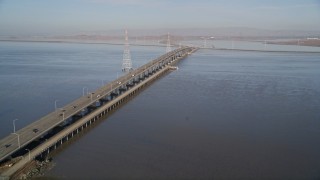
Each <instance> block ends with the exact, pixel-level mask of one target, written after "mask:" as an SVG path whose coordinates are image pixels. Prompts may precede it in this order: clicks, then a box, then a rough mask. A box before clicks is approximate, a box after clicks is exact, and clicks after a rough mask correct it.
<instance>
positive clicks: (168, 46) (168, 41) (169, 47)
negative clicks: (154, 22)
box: [166, 33, 171, 53]
mask: <svg viewBox="0 0 320 180" xmlns="http://www.w3.org/2000/svg"><path fill="white" fill-rule="evenodd" d="M170 51H171V45H170V35H169V33H168V39H167V49H166V52H167V53H168V52H170Z"/></svg>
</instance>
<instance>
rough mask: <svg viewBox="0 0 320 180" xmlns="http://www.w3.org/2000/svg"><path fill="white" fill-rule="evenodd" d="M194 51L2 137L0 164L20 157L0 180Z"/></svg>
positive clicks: (158, 62)
mask: <svg viewBox="0 0 320 180" xmlns="http://www.w3.org/2000/svg"><path fill="white" fill-rule="evenodd" d="M196 50H197V49H196V48H193V47H181V48H179V49H176V50H173V51H171V52H168V53H166V54H164V55H162V56H160V57H158V58H156V59H154V60H152V61H150V62H149V63H147V64H145V65H143V66H141V67H139V68H137V69H135V70H133V71H131V72H128V73H127V74H126V75H124V76H121V77H119V78H118V79H116V80H114V81H112V82H110V83H108V84H106V85H104V86H103V87H101V88H99V89H97V90H96V91H94V92H91V93H89V94H87V95H84V96H82V97H80V98H78V99H76V100H75V101H73V102H71V103H69V104H67V105H65V106H64V107H63V108H60V109H59V110H55V111H54V112H51V113H49V114H47V115H46V116H44V117H42V118H40V119H39V120H37V121H35V122H33V123H31V124H29V125H27V126H26V127H24V128H22V129H20V130H18V131H16V132H15V133H12V134H9V135H8V136H6V137H4V138H3V139H1V140H0V164H1V163H4V162H8V161H9V160H10V158H11V157H12V156H14V155H15V154H17V153H19V152H20V153H21V154H22V155H21V156H20V157H21V158H20V160H18V161H17V162H15V163H12V164H10V165H8V167H7V168H5V169H4V170H2V172H1V175H0V179H10V177H12V176H13V175H14V174H15V173H16V172H17V171H18V170H20V169H21V168H23V167H25V166H26V164H28V163H29V162H30V161H32V160H33V159H35V158H36V157H38V156H40V155H42V154H48V153H49V152H50V151H51V150H52V149H55V148H56V147H57V146H59V145H61V144H63V143H64V142H66V141H68V140H69V139H70V138H72V137H73V136H74V135H75V134H77V133H79V132H80V131H82V130H83V129H84V128H86V127H88V126H90V125H91V124H92V123H94V122H95V121H97V120H99V119H101V118H102V117H103V116H105V115H107V114H108V113H110V111H112V110H114V108H116V107H117V106H119V105H120V104H122V103H123V102H124V101H125V100H127V99H128V98H130V97H131V96H133V95H134V94H136V93H137V92H138V91H140V90H141V89H142V88H143V87H144V86H146V85H147V84H150V83H151V82H152V81H154V80H156V79H157V78H158V77H160V76H161V75H163V74H164V73H165V72H167V71H169V70H172V69H173V68H172V67H173V66H174V65H175V64H176V63H177V62H179V61H180V60H181V59H183V58H185V57H187V56H188V55H189V54H191V53H193V52H194V51H196ZM27 148H28V149H27Z"/></svg>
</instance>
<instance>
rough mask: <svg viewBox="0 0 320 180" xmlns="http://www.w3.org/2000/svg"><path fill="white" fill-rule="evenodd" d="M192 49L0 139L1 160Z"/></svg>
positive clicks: (152, 63) (147, 66) (152, 64)
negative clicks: (152, 69) (138, 78)
mask: <svg viewBox="0 0 320 180" xmlns="http://www.w3.org/2000/svg"><path fill="white" fill-rule="evenodd" d="M192 50H193V49H192V48H190V47H183V48H179V49H176V50H174V51H172V52H169V53H167V54H165V55H162V56H160V57H159V58H157V59H155V60H153V61H150V62H149V63H147V64H145V65H143V66H141V67H139V68H138V69H136V70H134V71H132V72H130V73H128V74H126V75H124V76H122V77H120V78H118V79H116V80H114V81H112V82H110V83H109V84H106V85H105V86H103V87H101V88H99V89H97V90H96V91H95V92H92V93H90V94H88V95H86V96H82V97H80V98H78V99H76V100H75V101H73V102H71V103H69V104H67V105H65V106H64V107H62V108H61V109H63V110H61V109H59V110H56V111H54V112H51V113H49V114H48V115H46V116H44V117H42V118H40V119H39V120H37V121H35V122H33V123H31V124H29V125H27V126H26V127H24V128H22V129H20V130H18V131H16V134H13V133H12V134H9V135H8V136H7V137H4V138H3V139H1V140H0V162H1V161H2V160H4V159H6V158H7V157H8V156H10V155H11V154H13V153H14V152H16V151H17V150H19V149H20V148H22V147H23V146H25V145H27V144H28V143H30V142H32V141H34V140H35V139H38V138H40V137H41V136H43V135H45V134H46V133H48V132H49V131H50V130H52V129H53V128H54V127H56V126H58V125H59V124H61V123H63V122H64V121H65V120H66V119H68V118H70V117H72V116H74V115H75V114H77V113H80V112H81V111H82V109H85V108H87V107H88V106H90V105H92V104H94V103H95V102H96V101H98V100H100V99H101V98H103V97H105V96H106V95H108V94H110V93H111V92H112V91H113V90H115V89H117V88H119V87H120V86H122V85H123V84H126V83H128V82H129V81H132V80H133V79H134V78H136V77H137V76H140V75H141V74H143V73H145V72H147V71H148V70H150V68H153V67H156V66H158V65H159V63H162V62H163V61H165V60H167V59H168V58H171V57H173V56H175V55H176V54H177V53H179V52H181V51H189V52H190V51H192ZM34 129H37V132H35V131H34ZM18 140H19V141H20V146H19V144H18ZM8 145H9V146H8Z"/></svg>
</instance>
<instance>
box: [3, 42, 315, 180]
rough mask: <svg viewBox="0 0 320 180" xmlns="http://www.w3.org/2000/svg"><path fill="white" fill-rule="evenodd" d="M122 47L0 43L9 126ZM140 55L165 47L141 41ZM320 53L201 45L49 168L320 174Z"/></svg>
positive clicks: (76, 172) (105, 173)
mask: <svg viewBox="0 0 320 180" xmlns="http://www.w3.org/2000/svg"><path fill="white" fill-rule="evenodd" d="M122 48H123V47H122V46H109V45H94V44H55V43H51V44H50V43H0V54H1V56H0V83H1V91H0V102H1V109H0V117H1V119H0V136H1V137H4V136H5V135H7V134H8V133H10V132H12V120H13V119H14V118H19V120H18V121H16V123H17V127H19V128H21V127H23V126H25V125H26V124H28V123H30V122H32V121H34V120H36V119H37V118H39V117H41V116H42V115H45V114H46V113H48V112H50V111H52V110H53V109H54V101H55V100H56V99H58V100H59V101H58V105H60V106H62V105H64V104H66V103H68V102H69V101H71V100H73V99H75V98H77V97H79V96H81V95H82V88H83V87H88V88H89V90H94V89H95V88H97V87H99V86H101V80H103V81H104V82H105V83H106V82H109V81H111V80H113V79H114V78H116V77H117V72H118V75H121V72H120V71H119V69H120V67H121V60H122ZM131 50H132V58H133V63H134V64H136V65H137V66H138V65H141V64H143V63H145V62H146V61H148V60H150V59H152V58H155V57H157V56H159V55H160V54H162V53H163V52H164V51H165V49H164V48H159V47H158V48H156V47H132V49H131ZM319 69H320V55H319V54H307V53H304V54H300V53H299V54H298V53H261V52H225V51H209V50H199V51H198V52H197V53H195V54H193V55H192V56H189V57H188V58H187V59H185V60H183V61H182V62H181V63H180V64H179V70H178V71H174V72H172V73H170V74H168V75H166V76H164V77H163V78H161V79H160V80H158V81H156V82H155V83H154V84H152V86H150V87H148V88H147V89H145V90H144V91H143V92H142V93H140V94H139V95H138V96H137V97H135V98H134V99H132V100H131V101H130V102H128V103H127V104H126V105H124V106H123V107H121V108H120V109H119V110H118V111H116V112H115V113H114V114H112V115H111V116H110V117H108V118H107V119H106V120H103V121H102V122H101V123H99V125H98V126H96V127H94V128H92V129H90V130H88V131H87V132H86V133H85V134H83V135H82V136H81V138H78V139H77V140H76V141H73V142H72V143H70V145H68V146H65V147H64V148H63V149H61V150H60V152H59V153H57V154H56V155H55V156H54V163H55V164H56V165H55V166H54V168H53V169H52V170H51V171H50V172H48V173H47V174H46V177H55V178H58V179H59V178H65V179H69V178H74V179H78V178H85V179H89V178H109V179H114V178H137V179H151V178H160V179H176V178H194V179H201V178H203V179H212V178H217V179H230V178H231V179H249V178H251V179H263V178H265V179H271V178H279V179H317V178H320V154H319V152H320V78H319V77H320V70H319Z"/></svg>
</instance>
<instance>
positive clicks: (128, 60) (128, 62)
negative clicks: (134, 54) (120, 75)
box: [122, 30, 132, 72]
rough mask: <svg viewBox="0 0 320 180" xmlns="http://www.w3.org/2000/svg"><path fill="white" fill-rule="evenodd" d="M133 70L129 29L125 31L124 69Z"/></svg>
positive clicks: (125, 70)
mask: <svg viewBox="0 0 320 180" xmlns="http://www.w3.org/2000/svg"><path fill="white" fill-rule="evenodd" d="M131 70H132V62H131V55H130V46H129V42H128V31H127V30H126V31H125V43H124V50H123V60H122V71H124V72H128V71H131Z"/></svg>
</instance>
